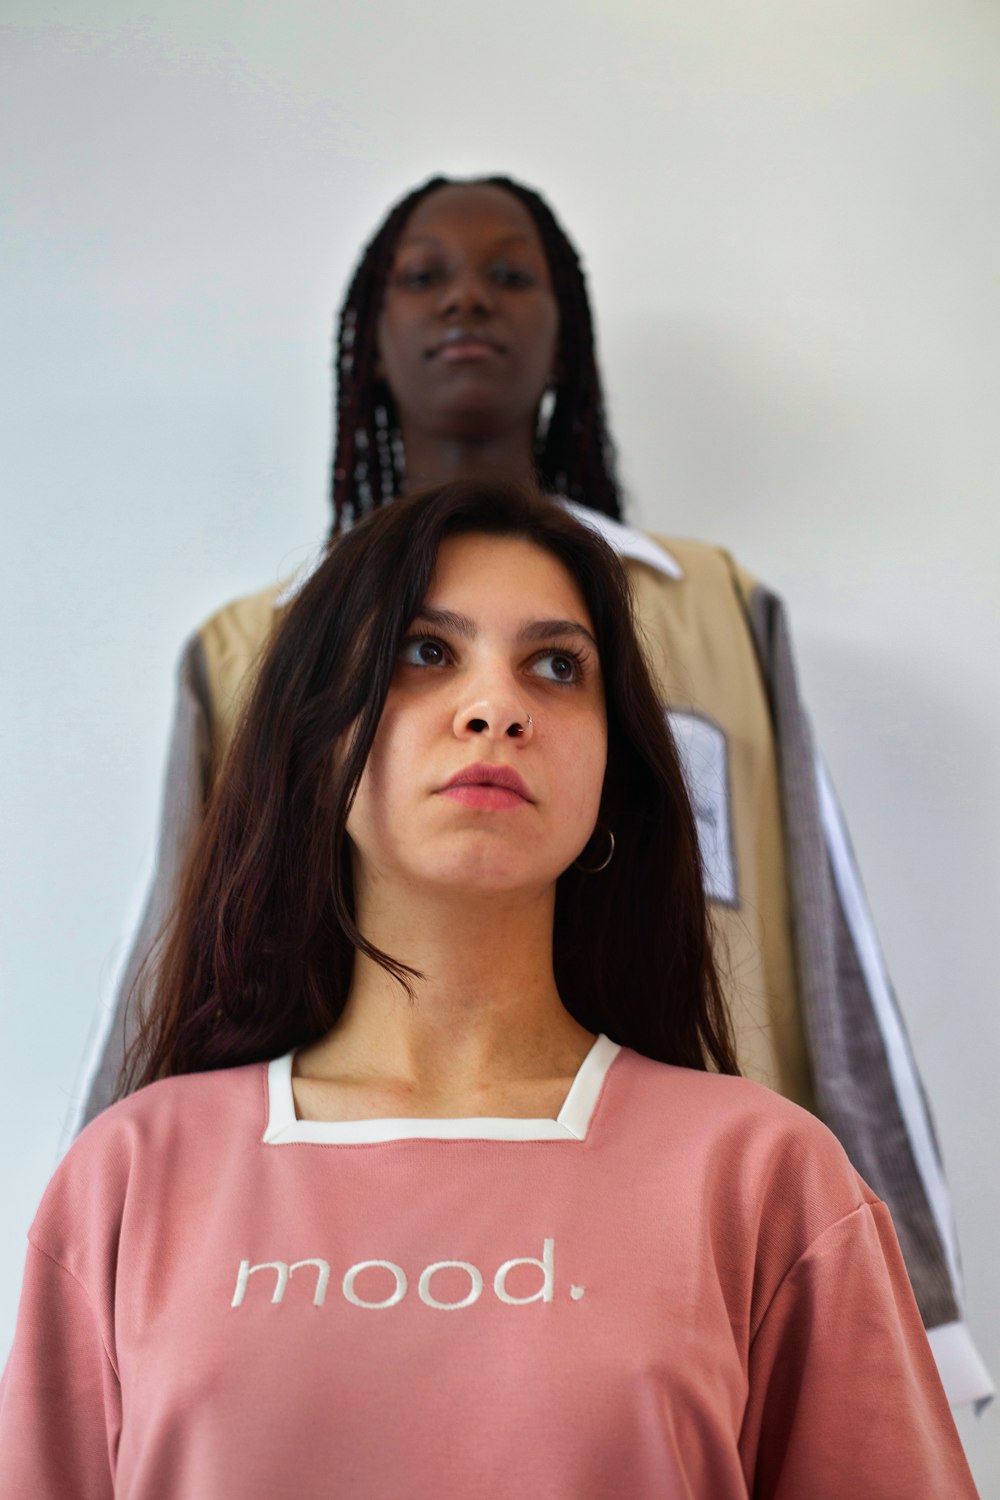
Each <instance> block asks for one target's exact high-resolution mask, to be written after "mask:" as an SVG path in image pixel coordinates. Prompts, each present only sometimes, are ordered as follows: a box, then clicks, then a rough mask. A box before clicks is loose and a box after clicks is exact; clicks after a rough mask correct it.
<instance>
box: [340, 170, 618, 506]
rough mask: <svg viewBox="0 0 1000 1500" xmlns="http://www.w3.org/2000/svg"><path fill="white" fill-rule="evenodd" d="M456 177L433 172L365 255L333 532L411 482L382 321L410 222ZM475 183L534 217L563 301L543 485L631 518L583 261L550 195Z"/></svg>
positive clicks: (345, 385)
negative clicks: (381, 367)
mask: <svg viewBox="0 0 1000 1500" xmlns="http://www.w3.org/2000/svg"><path fill="white" fill-rule="evenodd" d="M454 180H455V179H450V178H447V177H432V178H430V179H429V180H428V181H427V182H425V183H423V184H422V185H421V186H420V187H418V188H415V189H414V190H413V191H412V192H410V193H408V194H407V195H406V196H405V197H404V198H402V199H400V201H399V202H398V203H397V204H396V205H395V206H394V207H393V208H392V209H391V210H390V212H389V214H388V216H387V217H386V219H385V220H384V221H383V223H382V224H381V226H380V227H379V229H378V230H377V231H376V233H375V235H374V236H373V237H372V239H371V240H370V241H369V243H368V245H367V246H366V247H365V249H364V251H363V253H362V256H361V259H360V261H359V262H358V265H357V268H356V270H355V272H354V276H353V277H352V279H351V284H350V286H349V287H348V289H347V295H346V296H345V298H344V303H343V306H342V308H341V313H340V321H339V328H338V335H337V345H336V357H335V358H336V363H335V369H334V380H335V383H336V393H337V394H336V409H335V426H336V439H335V449H334V458H333V465H332V475H331V499H332V502H333V515H334V520H333V530H334V531H335V532H336V531H341V530H345V529H347V528H348V527H350V526H351V525H352V524H353V522H355V521H357V520H359V519H360V518H361V516H363V515H366V514H367V513H368V512H369V511H370V510H374V509H376V508H377V507H378V506H381V505H385V504H387V503H388V502H389V501H390V500H392V499H394V498H395V497H396V496H397V495H398V494H399V493H400V492H401V490H402V489H403V487H404V483H405V474H404V471H403V442H402V436H401V433H400V428H399V419H398V416H397V413H396V408H395V403H394V401H393V399H392V395H391V393H390V391H389V388H388V386H387V385H386V383H385V381H384V380H382V379H381V378H380V377H379V376H378V375H377V373H376V371H377V366H378V319H379V313H380V311H381V308H382V300H383V298H384V295H385V285H386V281H387V279H388V276H389V271H390V268H391V266H392V261H393V257H394V255H395V253H396V246H397V244H398V243H399V237H400V235H401V234H402V231H403V228H404V226H405V224H406V222H407V220H408V219H409V217H410V215H411V214H412V212H413V210H414V209H415V208H416V206H417V204H418V203H419V202H420V201H421V199H423V198H425V197H427V195H428V194H429V193H432V192H434V191H435V190H436V189H437V188H439V187H446V186H448V185H449V184H450V183H451V182H452V181H454ZM471 181H475V182H481V183H485V184H489V185H490V186H492V187H499V188H502V189H504V191H506V192H508V193H510V194H511V195H512V196H513V197H515V198H517V199H518V201H519V202H520V203H522V204H523V205H524V207H525V208H526V209H527V211H528V213H529V214H530V215H531V219H532V222H533V223H534V225H535V227H536V229H537V230H538V234H539V237H540V239H541V241H542V246H543V248H544V251H545V255H546V258H547V260H548V264H549V271H550V275H551V277H552V285H553V290H554V292H555V297H556V301H557V303H558V307H559V352H558V360H557V365H558V375H557V384H556V386H555V389H554V391H553V393H552V396H551V397H550V398H549V399H550V402H551V413H550V415H549V420H548V422H547V424H546V425H544V427H543V428H540V432H539V439H538V441H537V442H536V451H535V465H536V468H537V471H538V481H539V484H540V485H541V487H542V488H543V489H545V490H547V491H549V492H550V493H552V494H562V495H567V496H568V497H569V498H571V499H574V500H580V501H582V502H583V503H584V504H585V505H589V506H590V507H591V509H593V510H598V511H603V512H604V513H605V514H606V515H609V516H613V517H615V518H618V517H620V516H621V495H620V492H619V488H618V482H617V479H616V477H615V459H614V448H613V445H612V442H611V437H610V434H609V432H608V428H607V421H606V418H605V411H604V397H603V394H602V390H601V380H600V374H599V372H598V368H597V359H596V354H595V350H594V330H593V322H592V319H591V314H590V303H589V300H588V297H587V285H586V281H585V279H584V274H583V269H582V267H581V265H580V259H579V256H578V255H577V253H576V251H575V250H574V248H573V246H572V244H571V243H570V241H569V239H568V237H567V236H566V234H565V232H564V231H563V229H562V228H561V227H560V225H559V223H558V221H557V219H556V217H555V215H554V214H553V212H552V210H551V209H550V208H549V206H548V204H547V203H546V202H545V200H544V199H543V198H542V197H541V195H540V194H538V193H536V192H534V191H533V190H532V189H531V188H528V187H524V186H523V185H522V184H521V183H518V182H514V181H513V180H512V179H511V178H509V177H487V178H477V179H471Z"/></svg>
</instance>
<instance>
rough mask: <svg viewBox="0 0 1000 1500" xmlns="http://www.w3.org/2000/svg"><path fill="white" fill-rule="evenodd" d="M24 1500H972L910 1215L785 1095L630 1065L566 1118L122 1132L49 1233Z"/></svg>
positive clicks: (9, 1498)
mask: <svg viewBox="0 0 1000 1500" xmlns="http://www.w3.org/2000/svg"><path fill="white" fill-rule="evenodd" d="M29 1238H30V1244H29V1249H28V1263H27V1271H26V1273H25V1282H24V1291H23V1296H22V1303H21V1310H20V1316H19V1322H18V1329H17V1335H16V1338H15V1343H14V1348H13V1352H12V1354H11V1357H10V1362H9V1364H8V1367H7V1371H6V1374H5V1376H4V1381H3V1386H2V1388H0V1392H2V1395H0V1495H2V1496H3V1500H49V1497H51V1500H78V1497H79V1500H106V1497H110V1496H118V1497H123V1500H312V1497H317V1500H318V1497H320V1496H322V1497H324V1500H327V1497H345V1500H346V1497H350V1500H361V1497H364V1500H449V1497H455V1500H505V1497H511V1500H513V1497H515V1496H516V1497H517V1500H611V1497H615V1500H646V1497H649V1500H652V1497H654V1496H655V1497H657V1500H675V1497H676V1500H736V1497H740V1500H746V1497H747V1496H749V1495H752V1496H753V1497H755V1500H771V1497H773V1500H779V1497H780V1500H845V1497H848V1496H850V1497H855V1496H857V1497H864V1500H889V1497H898V1500H924V1497H926V1500H931V1497H934V1500H942V1497H947V1500H963V1497H969V1496H974V1495H975V1489H974V1486H973V1483H972V1479H971V1477H970V1475H969V1472H968V1468H967V1466H966V1463H965V1460H964V1457H963V1455H962V1451H961V1447H960V1445H959V1441H958V1438H957V1436H956V1433H955V1430H954V1427H953V1425H952V1422H951V1417H950V1413H949V1411H948V1408H947V1405H946V1402H945V1399H944V1396H943V1394H942V1392H941V1388H940V1385H939V1383H938V1378H937V1374H936V1371H935V1367H934V1364H933V1360H932V1358H931V1355H930V1351H929V1348H928V1345H927V1340H926V1336H925V1334H924V1331H923V1329H922V1327H921V1324H920V1319H919V1317H918V1315H917V1312H916V1308H915V1306H914V1304H913V1299H912V1296H911V1294H910V1289H909V1285H908V1282H907V1279H906V1273H905V1271H904V1269H903V1265H902V1261H901V1259H900V1256H899V1251H898V1249H897V1246H896V1240H895V1237H894V1234H893V1231H892V1226H891V1224H890V1221H889V1216H888V1213H887V1211H886V1209H885V1208H884V1207H883V1205H882V1204H881V1203H879V1202H878V1200H877V1199H875V1198H874V1197H873V1196H872V1194H871V1193H870V1191H869V1190H868V1189H867V1188H866V1187H865V1185H864V1184H863V1183H862V1182H861V1181H860V1180H859V1178H858V1177H857V1176H856V1175H855V1173H854V1171H853V1170H852V1169H851V1167H850V1166H849V1164H848V1162H847V1160H846V1158H845V1157H844V1154H843V1152H842V1150H841V1148H840V1146H839V1145H838V1144H837V1142H836V1141H835V1140H834V1138H833V1137H832V1136H831V1135H830V1134H829V1133H828V1132H827V1131H826V1130H825V1129H824V1128H823V1126H822V1125H820V1124H819V1123H818V1122H817V1121H816V1120H814V1119H813V1118H812V1117H811V1116H810V1115H807V1114H805V1113H803V1112H802V1111H801V1110H799V1109H797V1108H796V1107H795V1106H794V1105H791V1104H789V1103H787V1102H786V1101H785V1100H784V1099H781V1098H779V1097H778V1096H777V1095H775V1094H772V1093H769V1092H768V1091H766V1090H764V1089H762V1088H759V1087H758V1086H756V1085H755V1084H752V1083H748V1082H745V1081H743V1080H739V1079H730V1078H720V1077H717V1076H714V1075H709V1074H702V1073H695V1072H690V1071H687V1070H685V1069H679V1068H671V1067H666V1066H664V1065H662V1064H659V1063H654V1062H650V1061H648V1060H647V1059H645V1058H642V1057H639V1056H638V1055H637V1054H636V1053H633V1052H629V1051H627V1050H623V1051H619V1050H618V1049H617V1048H616V1047H615V1045H614V1044H613V1043H611V1042H609V1041H607V1040H606V1039H605V1038H601V1039H599V1040H598V1042H597V1043H596V1044H595V1047H594V1049H593V1050H592V1052H591V1053H590V1055H589V1057H588V1058H587V1060H586V1061H585V1063H584V1064H583V1067H582V1068H581V1070H580V1074H579V1075H578V1077H577V1079H576V1082H575V1083H574V1086H573V1088H572V1090H571V1092H570V1095H569V1097H568V1098H567V1101H566V1104H565V1106H564V1108H563V1110H562V1111H561V1112H560V1115H559V1117H558V1119H557V1120H461V1121H454V1120H450V1121H449V1120H402V1121H386V1120H380V1121H362V1122H352V1123H339V1124H317V1123H311V1122H310V1123H306V1122H299V1121H297V1120H296V1119H295V1111H294V1107H293V1104H292V1093H291V1063H290V1059H289V1058H284V1059H280V1060H279V1061H277V1062H274V1063H272V1064H270V1066H269V1067H267V1066H263V1065H261V1066H254V1067H246V1068H239V1069H235V1070H233V1071H231V1072H225V1073H209V1074H200V1075H193V1076H188V1077H182V1078H174V1079H170V1080H169V1081H167V1082H165V1083H160V1084H155V1085H153V1086H152V1087H151V1088H147V1089H144V1090H143V1091H142V1092H141V1093H139V1094H137V1095H135V1096H134V1097H133V1098H131V1099H128V1100H126V1101H125V1102H123V1103H121V1104H118V1105H116V1106H114V1107H113V1108H112V1109H109V1110H108V1111H107V1112H106V1113H105V1114H103V1115H102V1116H100V1117H99V1118H98V1119H97V1120H96V1121H95V1122H94V1123H93V1124H92V1125H91V1126H90V1127H89V1128H88V1129H87V1130H86V1131H85V1132H84V1134H83V1135H82V1136H81V1137H80V1139H79V1140H78V1141H77V1143H76V1145H75V1146H74V1147H73V1149H72V1150H71V1151H70V1153H69V1155H68V1156H67V1157H66V1159H65V1161H64V1162H63V1164H62V1165H61V1167H60V1168H59V1170H58V1171H57V1173H56V1175H55V1177H54V1178H53V1181H52V1183H51V1184H50V1186H49V1189H48V1191H47V1192H46V1195H45V1198H44V1200H43V1202H42V1206H41V1208H40V1210H39V1212H38V1216H37V1218H36V1220H35V1223H34V1225H33V1227H32V1230H31V1233H30V1236H29Z"/></svg>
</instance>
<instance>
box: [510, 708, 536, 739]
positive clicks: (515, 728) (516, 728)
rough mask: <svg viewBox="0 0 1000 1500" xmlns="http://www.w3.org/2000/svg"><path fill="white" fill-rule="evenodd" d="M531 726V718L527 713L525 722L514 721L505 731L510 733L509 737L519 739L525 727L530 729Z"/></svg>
mask: <svg viewBox="0 0 1000 1500" xmlns="http://www.w3.org/2000/svg"><path fill="white" fill-rule="evenodd" d="M531 726H532V718H531V715H530V714H529V715H528V722H527V724H523V725H522V724H517V723H514V724H512V725H511V726H510V728H509V729H508V730H507V733H508V734H509V735H510V737H511V739H515V740H516V739H519V738H520V737H521V735H522V734H524V732H525V730H526V729H530V728H531Z"/></svg>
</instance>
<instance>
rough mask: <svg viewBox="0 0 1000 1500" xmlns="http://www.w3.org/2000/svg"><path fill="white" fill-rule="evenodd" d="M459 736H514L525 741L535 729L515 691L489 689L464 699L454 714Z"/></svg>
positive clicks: (485, 737)
mask: <svg viewBox="0 0 1000 1500" xmlns="http://www.w3.org/2000/svg"><path fill="white" fill-rule="evenodd" d="M454 730H455V734H456V735H457V736H458V738H459V739H472V738H474V737H476V736H482V738H483V739H486V740H503V739H511V740H517V741H518V742H519V743H520V744H524V743H525V742H526V741H528V740H530V739H531V737H532V735H533V733H534V724H533V723H532V719H531V715H530V714H529V713H528V711H527V709H526V708H525V706H524V704H523V703H522V702H521V701H520V700H519V698H518V697H517V696H516V694H513V693H502V692H492V693H485V694H483V695H482V696H481V697H479V698H477V699H475V700H473V701H471V702H466V703H464V704H463V705H462V706H461V707H460V708H459V710H458V712H457V713H456V715H455V721H454Z"/></svg>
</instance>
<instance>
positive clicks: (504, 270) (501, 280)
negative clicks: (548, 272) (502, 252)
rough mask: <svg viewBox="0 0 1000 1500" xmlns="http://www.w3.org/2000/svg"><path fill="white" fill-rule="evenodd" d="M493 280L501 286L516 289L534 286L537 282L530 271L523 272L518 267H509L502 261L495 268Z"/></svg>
mask: <svg viewBox="0 0 1000 1500" xmlns="http://www.w3.org/2000/svg"><path fill="white" fill-rule="evenodd" d="M493 279H494V281H496V282H497V283H498V285H500V286H509V287H515V288H520V287H527V286H533V285H534V281H535V278H534V277H533V276H532V275H531V273H530V271H522V270H520V269H519V268H518V267H517V266H508V265H506V264H504V262H502V261H501V262H499V263H498V264H497V265H495V266H494V267H493Z"/></svg>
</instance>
